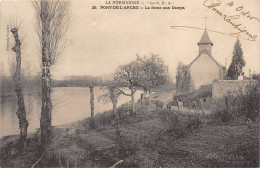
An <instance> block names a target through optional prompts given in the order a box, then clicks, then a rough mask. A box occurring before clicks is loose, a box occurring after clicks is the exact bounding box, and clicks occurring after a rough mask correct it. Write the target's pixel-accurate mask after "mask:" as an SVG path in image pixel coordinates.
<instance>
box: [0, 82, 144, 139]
mask: <svg viewBox="0 0 260 171" xmlns="http://www.w3.org/2000/svg"><path fill="white" fill-rule="evenodd" d="M94 92H95V114H97V113H100V112H104V111H107V110H111V109H112V104H111V103H107V104H104V103H103V102H98V96H100V95H102V94H103V93H104V92H103V91H102V90H100V89H99V88H98V87H96V88H95V89H94ZM89 96H90V94H89V88H88V87H59V88H53V89H52V103H53V113H52V125H53V126H58V125H64V124H68V123H71V122H75V121H78V120H82V119H84V118H87V117H89V116H90V101H89ZM139 96H140V92H137V93H136V99H137V97H139ZM24 98H25V106H26V111H27V119H28V121H29V127H28V132H32V131H35V129H36V128H39V127H40V113H41V94H40V93H32V92H25V93H24ZM128 101H130V97H127V96H121V97H120V98H119V100H118V105H121V104H123V103H126V102H128ZM17 108H18V106H17V99H16V96H12V97H6V98H1V101H0V116H1V118H0V137H2V136H5V135H11V134H19V124H18V118H17V116H16V110H17Z"/></svg>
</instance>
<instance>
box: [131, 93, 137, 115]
mask: <svg viewBox="0 0 260 171" xmlns="http://www.w3.org/2000/svg"><path fill="white" fill-rule="evenodd" d="M135 92H136V90H133V89H131V108H132V109H131V110H132V114H134V113H135Z"/></svg>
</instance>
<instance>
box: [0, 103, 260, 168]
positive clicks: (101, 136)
mask: <svg viewBox="0 0 260 171" xmlns="http://www.w3.org/2000/svg"><path fill="white" fill-rule="evenodd" d="M151 109H152V110H140V111H139V112H138V113H137V114H136V115H129V114H127V113H124V110H120V111H121V112H122V113H121V115H122V116H124V117H122V120H121V122H120V125H119V127H118V129H117V128H116V126H115V124H114V122H113V118H112V117H111V118H109V119H108V120H111V122H107V123H105V122H104V124H101V123H103V121H100V122H99V123H100V124H97V126H96V128H95V129H90V128H89V127H88V123H89V121H88V120H87V119H86V120H83V121H80V122H77V123H74V124H73V125H70V126H68V128H66V129H65V128H59V129H58V128H55V129H54V133H53V134H54V137H56V140H55V141H57V140H58V139H59V137H62V135H64V133H65V135H64V136H63V137H62V139H61V140H59V141H57V143H56V144H55V146H54V147H53V148H51V149H50V150H49V151H48V154H47V155H46V156H45V157H44V158H43V159H42V160H41V161H40V162H39V164H38V165H37V166H36V167H81V168H82V167H83V168H84V167H101V168H102V167H104V168H106V167H111V166H112V165H113V164H115V163H116V162H117V161H119V160H124V161H123V163H121V164H119V165H118V166H117V167H142V168H145V167H156V168H158V167H259V123H258V122H254V123H253V124H252V128H251V129H249V128H248V127H247V126H246V125H244V124H238V125H233V126H221V125H217V124H210V122H208V124H207V122H206V120H209V118H208V117H209V116H205V118H203V116H202V121H203V127H202V129H199V130H194V131H192V132H188V133H187V135H185V136H184V137H181V138H180V137H177V136H176V135H175V134H174V133H173V132H171V131H169V130H168V129H167V125H165V123H164V122H162V120H161V118H160V114H161V113H162V112H163V111H162V110H155V106H152V107H151ZM105 114H106V115H107V118H108V117H109V116H110V114H111V112H110V111H109V112H105ZM97 118H103V116H102V114H101V115H99V116H98V117H97ZM100 120H102V119H100ZM97 121H98V119H97ZM15 139H16V140H17V136H16V138H15V137H7V138H5V139H2V140H1V148H3V146H7V144H8V143H10V142H14V140H15ZM29 141H30V143H29V144H28V147H27V148H26V149H25V150H24V151H23V152H14V154H12V155H10V156H8V157H7V158H5V159H1V167H31V166H32V165H33V164H34V163H35V162H36V161H37V160H38V158H39V157H40V155H39V151H38V150H37V149H38V145H37V144H38V143H37V136H36V135H31V136H29ZM9 148H10V149H12V148H13V146H12V144H11V145H10V147H9ZM1 156H2V155H1Z"/></svg>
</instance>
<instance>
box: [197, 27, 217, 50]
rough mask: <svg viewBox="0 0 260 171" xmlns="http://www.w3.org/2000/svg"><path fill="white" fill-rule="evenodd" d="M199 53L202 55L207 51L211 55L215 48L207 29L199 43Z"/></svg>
mask: <svg viewBox="0 0 260 171" xmlns="http://www.w3.org/2000/svg"><path fill="white" fill-rule="evenodd" d="M198 46H199V53H201V52H202V51H203V50H207V51H208V52H209V54H211V47H212V46H213V43H212V42H211V41H210V39H209V35H208V32H207V30H206V29H205V31H204V33H203V35H202V37H201V39H200V41H199V43H198Z"/></svg>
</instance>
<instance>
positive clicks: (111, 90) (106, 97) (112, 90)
mask: <svg viewBox="0 0 260 171" xmlns="http://www.w3.org/2000/svg"><path fill="white" fill-rule="evenodd" d="M101 89H102V90H105V91H106V92H105V94H103V95H102V96H99V100H102V101H103V102H105V103H107V102H109V101H110V102H112V104H113V115H114V116H115V117H117V99H118V97H119V96H120V95H121V94H122V91H121V90H120V87H119V84H118V83H117V82H114V81H110V82H108V83H107V85H105V86H103V87H102V88H101Z"/></svg>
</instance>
